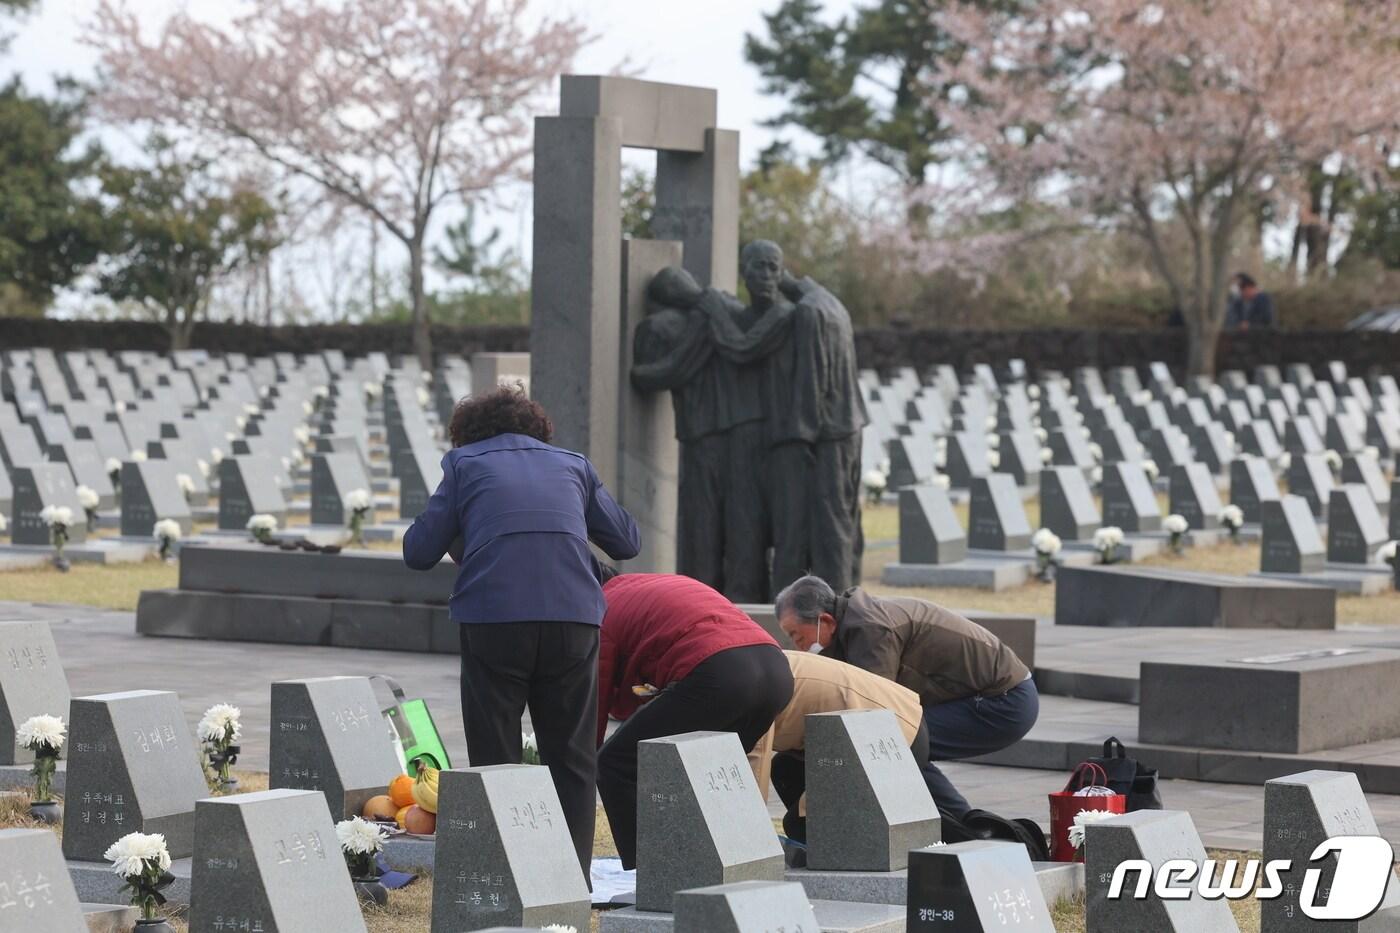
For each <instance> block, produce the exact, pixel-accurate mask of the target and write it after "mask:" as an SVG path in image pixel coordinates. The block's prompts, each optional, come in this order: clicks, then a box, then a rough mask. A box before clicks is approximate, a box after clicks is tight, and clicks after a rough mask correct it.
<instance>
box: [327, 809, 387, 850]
mask: <svg viewBox="0 0 1400 933" xmlns="http://www.w3.org/2000/svg"><path fill="white" fill-rule="evenodd" d="M335 837H336V838H337V839H339V840H340V848H341V849H343V850H344V851H346V852H349V853H350V854H351V855H374V854H376V853H377V852H379V851H380V850H381V849H383V848H384V839H385V838H386V837H385V834H384V830H382V829H380V828H379V826H378V824H376V823H371V822H369V821H368V820H365V819H362V818H361V817H358V816H355V817H351V818H350V819H348V820H341V821H340V822H339V823H336V824H335Z"/></svg>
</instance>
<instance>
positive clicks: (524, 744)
mask: <svg viewBox="0 0 1400 933" xmlns="http://www.w3.org/2000/svg"><path fill="white" fill-rule="evenodd" d="M520 747H521V748H522V749H523V750H525V751H527V752H536V753H538V752H539V750H540V746H539V743H538V742H536V741H535V733H533V732H522V733H520Z"/></svg>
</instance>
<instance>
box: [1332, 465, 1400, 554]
mask: <svg viewBox="0 0 1400 933" xmlns="http://www.w3.org/2000/svg"><path fill="white" fill-rule="evenodd" d="M1328 516H1329V517H1328V520H1327V559H1328V560H1329V561H1333V562H1335V563H1339V564H1372V563H1375V560H1376V552H1377V551H1379V550H1380V549H1381V545H1383V544H1385V543H1386V541H1388V540H1389V537H1388V536H1387V534H1386V527H1385V519H1383V518H1381V513H1380V510H1379V509H1377V508H1376V503H1375V500H1374V499H1372V498H1371V493H1370V492H1369V491H1368V490H1367V489H1366V487H1365V486H1363V485H1361V484H1360V483H1344V484H1342V485H1341V486H1339V487H1337V489H1335V490H1334V491H1333V492H1332V499H1331V504H1330V507H1329V509H1328Z"/></svg>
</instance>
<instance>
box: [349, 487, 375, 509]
mask: <svg viewBox="0 0 1400 933" xmlns="http://www.w3.org/2000/svg"><path fill="white" fill-rule="evenodd" d="M372 501H373V500H372V499H370V496H369V490H368V489H352V490H350V491H349V492H347V493H346V494H345V507H346V508H347V509H350V510H351V511H352V512H359V511H360V510H362V509H367V508H369V507H370V504H371V503H372Z"/></svg>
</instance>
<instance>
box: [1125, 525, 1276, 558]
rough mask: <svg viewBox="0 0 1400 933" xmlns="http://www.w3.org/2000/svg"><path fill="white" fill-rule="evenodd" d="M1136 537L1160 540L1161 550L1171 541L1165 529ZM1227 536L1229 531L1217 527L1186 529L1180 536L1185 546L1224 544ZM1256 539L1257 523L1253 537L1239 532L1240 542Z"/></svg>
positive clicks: (1145, 532) (1227, 538)
mask: <svg viewBox="0 0 1400 933" xmlns="http://www.w3.org/2000/svg"><path fill="white" fill-rule="evenodd" d="M1137 537H1142V538H1147V539H1148V540H1152V541H1160V542H1162V548H1161V550H1162V551H1165V550H1166V549H1167V546H1168V542H1170V541H1171V537H1172V536H1171V535H1169V534H1167V533H1166V532H1165V531H1144V532H1142V534H1141V535H1137ZM1229 537H1230V533H1229V532H1228V531H1224V530H1222V529H1219V528H1212V529H1210V530H1208V531H1207V530H1199V531H1188V532H1186V534H1185V535H1183V536H1182V543H1183V544H1185V545H1186V546H1187V547H1215V546H1216V545H1218V544H1224V543H1225V542H1226V541H1227V540H1229ZM1257 540H1259V526H1258V525H1255V526H1254V537H1253V538H1246V537H1244V533H1243V532H1241V533H1240V541H1242V542H1243V541H1257ZM1159 553H1160V552H1159Z"/></svg>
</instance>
